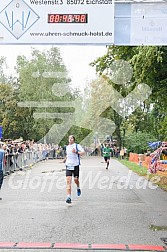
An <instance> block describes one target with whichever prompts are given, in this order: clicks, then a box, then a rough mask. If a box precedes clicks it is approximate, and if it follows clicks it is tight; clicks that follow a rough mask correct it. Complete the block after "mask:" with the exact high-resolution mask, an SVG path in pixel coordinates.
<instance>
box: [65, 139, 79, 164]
mask: <svg viewBox="0 0 167 252" xmlns="http://www.w3.org/2000/svg"><path fill="white" fill-rule="evenodd" d="M72 149H75V150H76V143H74V144H69V145H68V146H67V147H66V155H67V156H66V157H67V159H66V163H65V164H66V166H77V165H79V158H78V154H76V153H73V152H72ZM77 150H78V151H81V152H82V151H84V149H83V148H82V147H81V145H80V144H77Z"/></svg>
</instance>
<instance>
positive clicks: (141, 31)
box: [130, 3, 167, 45]
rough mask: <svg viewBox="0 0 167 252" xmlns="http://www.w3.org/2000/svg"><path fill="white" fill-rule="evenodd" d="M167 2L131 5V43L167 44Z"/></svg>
mask: <svg viewBox="0 0 167 252" xmlns="http://www.w3.org/2000/svg"><path fill="white" fill-rule="evenodd" d="M166 24H167V3H149V4H147V3H141V4H139V3H137V4H132V6H131V33H130V44H131V45H164V44H167V25H166Z"/></svg>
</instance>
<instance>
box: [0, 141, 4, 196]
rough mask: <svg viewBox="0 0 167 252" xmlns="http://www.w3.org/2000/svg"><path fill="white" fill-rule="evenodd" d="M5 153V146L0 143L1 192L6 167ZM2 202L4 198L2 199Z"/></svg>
mask: <svg viewBox="0 0 167 252" xmlns="http://www.w3.org/2000/svg"><path fill="white" fill-rule="evenodd" d="M4 157H5V151H4V150H3V144H2V143H0V190H1V187H2V184H3V166H4ZM0 200H2V198H0Z"/></svg>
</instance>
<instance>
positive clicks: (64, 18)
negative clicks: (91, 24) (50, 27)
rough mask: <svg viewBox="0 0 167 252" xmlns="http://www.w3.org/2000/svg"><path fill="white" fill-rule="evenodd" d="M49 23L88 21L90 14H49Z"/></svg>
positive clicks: (82, 22)
mask: <svg viewBox="0 0 167 252" xmlns="http://www.w3.org/2000/svg"><path fill="white" fill-rule="evenodd" d="M48 23H50V24H57V23H70V24H71V23H75V24H77V23H78V24H85V23H88V14H48Z"/></svg>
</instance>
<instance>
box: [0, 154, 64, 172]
mask: <svg viewBox="0 0 167 252" xmlns="http://www.w3.org/2000/svg"><path fill="white" fill-rule="evenodd" d="M64 156H65V154H64V152H60V153H59V152H56V151H55V150H50V151H46V150H42V151H35V150H33V151H25V152H23V153H6V154H5V159H4V169H3V173H4V175H9V174H11V173H13V172H15V171H19V170H23V169H24V168H26V167H31V166H33V165H34V164H35V163H37V162H40V161H43V160H46V159H58V158H64Z"/></svg>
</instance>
